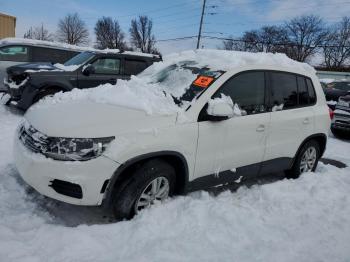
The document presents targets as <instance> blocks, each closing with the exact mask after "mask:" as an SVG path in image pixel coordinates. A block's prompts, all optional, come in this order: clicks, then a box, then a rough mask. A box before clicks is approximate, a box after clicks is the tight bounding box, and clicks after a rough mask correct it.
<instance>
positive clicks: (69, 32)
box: [57, 13, 89, 45]
mask: <svg viewBox="0 0 350 262" xmlns="http://www.w3.org/2000/svg"><path fill="white" fill-rule="evenodd" d="M57 38H58V40H59V41H61V42H64V43H68V44H72V45H82V44H87V43H88V42H89V31H88V29H87V27H86V25H85V22H84V21H83V20H82V19H81V18H80V17H79V15H78V14H77V13H74V14H68V15H66V16H65V17H64V18H63V19H60V20H59V22H58V31H57Z"/></svg>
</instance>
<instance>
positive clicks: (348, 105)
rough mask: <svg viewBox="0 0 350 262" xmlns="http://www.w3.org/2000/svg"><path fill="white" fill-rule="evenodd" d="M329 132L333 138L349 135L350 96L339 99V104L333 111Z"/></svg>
mask: <svg viewBox="0 0 350 262" xmlns="http://www.w3.org/2000/svg"><path fill="white" fill-rule="evenodd" d="M331 130H332V133H333V134H334V135H335V136H343V135H349V134H350V95H347V96H343V97H339V102H338V103H337V105H336V107H335V110H334V117H333V119H332V125H331Z"/></svg>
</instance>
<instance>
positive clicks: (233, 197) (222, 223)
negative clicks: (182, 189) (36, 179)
mask: <svg viewBox="0 0 350 262" xmlns="http://www.w3.org/2000/svg"><path fill="white" fill-rule="evenodd" d="M19 121H21V116H19V115H17V114H14V112H10V111H9V110H7V109H6V107H4V106H1V107H0V126H1V135H0V156H1V157H0V201H1V205H0V232H1V233H0V261H7V262H8V261H293V262H294V261H305V262H306V261H307V262H309V261H332V262H336V261H337V262H338V261H339V262H340V261H342V262H346V261H348V259H349V257H350V249H349V243H350V226H349V225H350V195H349V191H350V172H349V171H350V168H349V167H348V168H346V169H338V168H336V167H333V166H329V165H323V164H320V165H319V167H318V169H317V172H316V173H314V174H312V173H308V174H305V175H303V176H302V177H301V178H300V179H297V180H286V179H284V180H281V181H277V182H273V183H270V184H265V185H255V186H253V187H251V188H246V187H241V188H239V189H238V191H236V192H234V193H231V192H230V191H225V192H223V193H221V194H219V195H218V196H216V197H214V196H211V195H210V194H208V193H206V192H196V193H193V194H191V195H189V196H184V197H176V198H174V199H171V200H169V201H167V202H166V203H165V204H162V205H158V206H155V207H154V208H152V209H150V210H146V211H144V212H142V213H141V214H140V215H139V216H137V217H136V218H134V219H133V220H131V221H124V222H120V223H107V224H96V223H95V224H93V225H86V224H81V225H79V226H74V227H70V226H67V225H66V223H65V221H76V222H78V223H79V221H80V220H79V219H81V218H82V217H84V216H92V214H89V213H88V212H84V210H85V209H84V208H82V207H76V206H71V205H68V204H62V205H60V204H58V203H59V202H57V201H54V200H50V199H47V198H44V197H43V196H40V195H39V194H37V193H36V192H33V190H31V189H29V187H28V186H26V185H25V183H24V182H23V181H22V180H21V179H20V177H19V174H18V173H17V171H16V170H15V167H14V166H13V156H12V155H11V148H12V141H13V137H14V132H15V129H16V127H17V125H18V123H19ZM349 145H350V144H349V142H348V141H341V140H338V139H335V138H330V140H329V144H328V146H327V151H326V154H325V156H326V157H332V158H334V159H337V160H341V161H344V162H345V163H347V164H348V165H350V154H349V151H350V149H349ZM52 210H55V211H54V212H53V211H52ZM76 210H81V211H80V212H77V211H76ZM101 220H102V218H101Z"/></svg>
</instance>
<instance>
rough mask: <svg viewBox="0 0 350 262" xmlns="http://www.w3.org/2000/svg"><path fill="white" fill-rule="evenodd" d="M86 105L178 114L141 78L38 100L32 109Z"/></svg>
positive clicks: (171, 103)
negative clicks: (55, 105) (80, 103)
mask: <svg viewBox="0 0 350 262" xmlns="http://www.w3.org/2000/svg"><path fill="white" fill-rule="evenodd" d="M72 101H75V102H79V101H80V102H84V101H90V102H95V103H97V104H109V105H116V106H122V107H126V108H130V109H136V110H142V111H145V112H146V113H147V114H161V115H170V114H174V113H176V112H178V111H180V108H179V107H178V106H177V105H176V104H175V103H174V101H173V99H172V97H171V96H169V95H166V94H164V93H163V92H162V91H161V90H160V89H159V86H158V85H156V84H151V83H146V82H144V81H143V79H142V78H138V77H134V76H133V77H132V78H131V80H130V81H127V80H118V83H117V85H112V84H104V85H100V86H98V87H97V88H91V89H73V90H72V91H71V92H66V93H62V92H60V93H57V94H56V95H54V96H53V97H48V98H47V99H44V100H40V101H39V102H38V103H36V104H35V105H33V106H32V109H35V110H37V109H41V108H42V109H46V108H48V107H50V106H51V105H52V104H67V103H71V102H72Z"/></svg>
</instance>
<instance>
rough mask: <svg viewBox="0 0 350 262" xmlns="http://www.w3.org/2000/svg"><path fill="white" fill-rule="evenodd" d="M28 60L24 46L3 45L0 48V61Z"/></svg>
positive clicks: (26, 48)
mask: <svg viewBox="0 0 350 262" xmlns="http://www.w3.org/2000/svg"><path fill="white" fill-rule="evenodd" d="M1 60H2V61H15V62H29V52H28V47H26V46H4V47H1V48H0V61H1Z"/></svg>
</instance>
